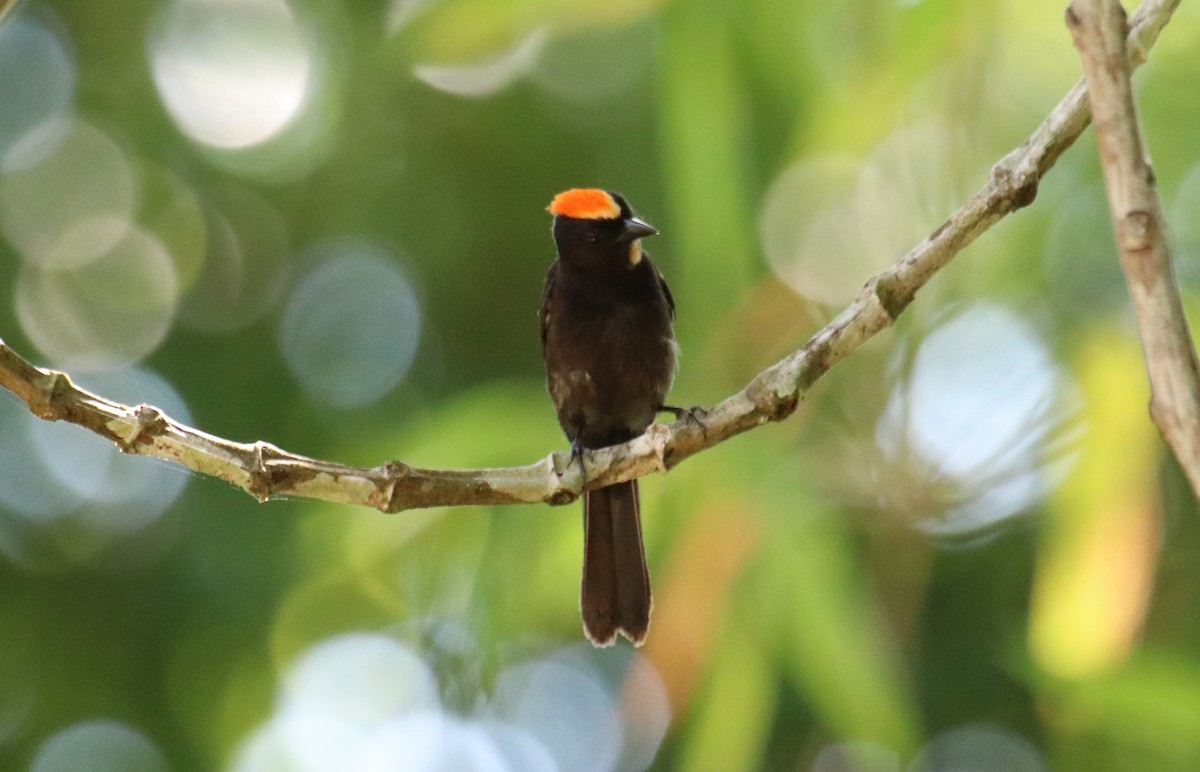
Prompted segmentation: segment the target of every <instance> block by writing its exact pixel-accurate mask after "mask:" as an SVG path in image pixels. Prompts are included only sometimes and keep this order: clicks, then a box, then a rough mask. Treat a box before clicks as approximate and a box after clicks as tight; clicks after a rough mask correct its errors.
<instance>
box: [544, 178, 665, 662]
mask: <svg viewBox="0 0 1200 772" xmlns="http://www.w3.org/2000/svg"><path fill="white" fill-rule="evenodd" d="M549 211H550V212H551V214H553V215H554V242H555V246H556V247H557V250H558V259H557V260H556V261H555V262H554V264H553V265H551V266H550V270H549V272H548V273H547V275H546V286H545V290H544V292H543V294H542V305H541V310H540V313H539V316H540V321H541V331H542V353H543V356H544V359H545V363H546V380H547V386H548V388H549V391H550V398H551V400H552V401H553V403H554V409H555V411H556V412H557V414H558V422H559V424H560V425H561V426H562V429H563V431H564V432H565V433H566V435H567V438H568V439H569V440H570V441H571V444H572V447H573V448H574V449H577V450H578V449H584V448H587V449H594V448H602V447H606V446H608V445H615V444H618V443H621V442H625V441H627V440H631V439H633V438H634V437H637V436H638V435H640V434H642V432H644V431H645V430H646V428H647V427H649V426H650V424H651V423H653V422H654V418H655V416H656V415H657V414H658V412H659V411H661V410H662V408H663V404H664V400H665V399H666V397H667V392H668V391H669V390H670V388H671V382H672V381H673V380H674V377H675V367H676V346H675V336H674V318H675V303H674V301H673V299H672V298H671V292H670V290H668V289H667V284H666V282H665V281H664V280H663V277H662V274H661V273H659V271H658V269H657V268H656V267H655V265H654V263H653V262H651V260H650V257H649V256H648V255H646V253H645V252H644V251H643V250H642V247H641V239H642V238H643V237H645V236H650V235H653V234H655V233H657V231H655V230H654V229H653V228H652V227H650V226H649V225H647V224H646V223H645V222H643V221H641V220H639V219H638V218H637V217H636V216H635V215H634V214H633V212H632V210H630V208H629V205H628V204H627V203H626V202H625V199H623V198H622V197H621V196H620V195H618V194H616V193H612V192H609V191H603V190H598V189H592V188H587V189H575V190H569V191H567V192H565V193H561V194H559V195H558V196H557V197H555V199H554V201H553V202H552V203H551V205H550V207H549ZM583 512H584V561H583V581H582V589H581V598H580V606H581V610H582V613H583V625H584V630H585V632H586V633H587V635H588V637H589V638H590V639H591V640H592V642H593V643H595V644H596V645H599V646H606V645H609V644H611V643H612V642H613V641H614V640H615V639H616V635H617V633H618V632H620V633H623V634H624V635H625V636H626V637H627V638H629V640H631V641H632V642H633V643H635V644H640V643H641V642H642V641H643V639H644V638H645V636H646V630H647V628H648V626H649V624H650V603H651V601H650V577H649V573H648V571H647V569H646V556H645V551H644V549H643V546H642V534H641V513H640V510H639V501H638V486H637V481H636V480H633V481H630V482H626V483H618V484H617V485H610V486H608V487H605V488H601V489H598V490H594V491H589V492H587V493H586V494H585V495H584V505H583Z"/></svg>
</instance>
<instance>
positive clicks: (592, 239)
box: [583, 231, 600, 244]
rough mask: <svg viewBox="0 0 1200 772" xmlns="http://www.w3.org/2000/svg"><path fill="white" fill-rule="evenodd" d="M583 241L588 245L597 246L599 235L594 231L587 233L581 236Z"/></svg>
mask: <svg viewBox="0 0 1200 772" xmlns="http://www.w3.org/2000/svg"><path fill="white" fill-rule="evenodd" d="M583 240H584V241H586V242H587V243H589V244H599V243H600V234H599V233H596V231H588V232H586V233H584V234H583Z"/></svg>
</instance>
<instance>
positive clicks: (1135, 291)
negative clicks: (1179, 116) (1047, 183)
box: [1067, 0, 1200, 495]
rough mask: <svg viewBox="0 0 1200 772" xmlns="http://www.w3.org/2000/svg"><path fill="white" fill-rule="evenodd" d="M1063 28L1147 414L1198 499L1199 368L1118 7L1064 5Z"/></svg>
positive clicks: (1100, 1) (1104, 0)
mask: <svg viewBox="0 0 1200 772" xmlns="http://www.w3.org/2000/svg"><path fill="white" fill-rule="evenodd" d="M1067 26H1068V27H1069V28H1070V30H1071V36H1072V37H1073V38H1074V40H1075V47H1076V48H1078V49H1079V56H1080V59H1081V60H1082V61H1083V72H1084V79H1085V81H1086V83H1087V86H1088V94H1089V96H1088V101H1089V102H1090V104H1091V113H1092V119H1093V120H1094V121H1095V123H1096V141H1097V145H1098V146H1099V150H1100V164H1101V166H1103V168H1104V181H1105V184H1106V186H1107V188H1108V202H1109V208H1110V209H1111V211H1112V219H1113V225H1114V227H1115V229H1116V236H1117V246H1118V248H1119V250H1120V255H1121V269H1122V270H1123V271H1124V272H1125V280H1126V283H1127V284H1128V285H1129V294H1130V297H1131V298H1132V300H1133V310H1134V315H1135V316H1136V317H1137V325H1138V333H1139V335H1140V336H1141V339H1142V349H1143V351H1144V352H1145V356H1146V370H1147V373H1148V374H1149V377H1150V389H1151V398H1150V415H1151V417H1152V418H1153V419H1154V423H1155V424H1157V425H1158V428H1159V431H1161V432H1162V435H1163V437H1164V438H1165V439H1166V441H1167V444H1168V445H1170V447H1171V450H1172V451H1174V453H1175V458H1176V459H1177V460H1178V461H1179V465H1180V466H1181V467H1182V468H1183V471H1184V473H1185V474H1186V475H1187V478H1188V481H1189V482H1190V483H1191V485H1192V491H1193V493H1196V494H1197V495H1200V365H1198V364H1197V360H1196V348H1195V346H1194V345H1193V343H1192V335H1191V332H1190V331H1189V330H1188V324H1187V319H1186V318H1185V316H1184V313H1183V301H1182V299H1181V298H1180V296H1179V288H1178V287H1177V286H1176V284H1175V270H1174V267H1173V266H1172V263H1171V252H1170V249H1169V247H1168V245H1167V238H1166V223H1165V222H1164V221H1163V215H1162V206H1161V205H1160V203H1159V199H1158V192H1157V190H1156V189H1155V185H1154V171H1153V170H1152V169H1151V167H1150V161H1149V158H1148V157H1147V156H1146V153H1145V149H1144V148H1143V146H1142V139H1141V135H1140V134H1139V131H1138V120H1137V108H1136V106H1135V105H1134V100H1133V86H1132V84H1131V83H1130V81H1129V73H1130V66H1129V62H1130V57H1129V55H1128V54H1127V53H1126V42H1125V38H1126V21H1125V9H1124V8H1122V7H1121V4H1120V3H1119V2H1118V1H1117V0H1073V2H1072V3H1071V5H1070V7H1069V8H1068V9H1067Z"/></svg>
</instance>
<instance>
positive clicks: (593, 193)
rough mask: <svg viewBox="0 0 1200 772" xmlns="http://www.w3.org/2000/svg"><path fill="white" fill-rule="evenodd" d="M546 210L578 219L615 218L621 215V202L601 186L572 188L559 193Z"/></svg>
mask: <svg viewBox="0 0 1200 772" xmlns="http://www.w3.org/2000/svg"><path fill="white" fill-rule="evenodd" d="M546 211H547V212H549V213H550V214H552V215H555V216H558V217H572V218H574V219H577V220H615V219H617V218H618V217H620V216H621V206H620V204H618V203H617V202H616V201H615V200H614V199H613V197H612V196H610V195H609V194H608V193H607V192H605V191H603V190H600V189H599V188H572V189H571V190H567V191H564V192H562V193H559V194H558V195H557V196H555V197H554V200H553V201H551V202H550V206H548V207H546Z"/></svg>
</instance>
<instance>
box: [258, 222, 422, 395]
mask: <svg viewBox="0 0 1200 772" xmlns="http://www.w3.org/2000/svg"><path fill="white" fill-rule="evenodd" d="M314 253H315V254H316V255H318V256H319V258H323V259H322V262H321V263H320V265H319V266H318V267H317V268H316V270H314V271H313V273H311V274H310V275H309V276H308V277H306V278H305V279H304V281H303V282H301V284H300V286H299V287H297V288H296V291H295V292H294V293H293V294H292V297H291V298H290V300H289V301H288V304H287V309H286V311H285V312H284V315H283V324H282V328H281V330H280V347H281V348H282V351H283V356H284V359H285V360H286V361H287V363H288V366H289V367H290V368H291V370H292V373H293V374H294V375H295V376H296V379H297V380H298V381H299V382H300V383H301V385H302V386H304V388H305V389H306V390H307V391H308V392H309V393H310V394H312V395H313V396H314V397H316V398H317V399H320V400H322V401H324V402H328V403H330V404H332V405H336V406H338V407H354V406H359V405H365V404H368V403H370V402H373V401H375V400H376V399H378V398H379V397H381V396H383V395H384V394H385V393H387V392H388V391H389V390H391V389H392V388H393V387H394V386H396V384H397V383H399V382H400V380H401V379H402V378H403V377H404V375H405V374H406V373H407V372H408V368H409V365H411V364H412V360H413V356H414V355H415V354H416V351H417V342H418V340H419V338H420V332H421V310H420V305H419V303H418V301H417V297H416V295H415V293H414V292H413V290H412V286H411V285H410V284H409V282H408V279H407V278H406V277H405V276H404V274H403V273H402V272H401V271H400V269H399V268H398V267H397V266H396V264H395V261H394V258H392V257H391V256H390V255H389V254H388V253H387V252H385V251H383V250H382V249H380V248H378V247H375V246H373V245H371V244H368V243H366V242H362V241H358V240H353V239H342V240H336V241H331V242H326V243H324V244H322V245H321V246H319V247H318V248H316V250H314Z"/></svg>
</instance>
